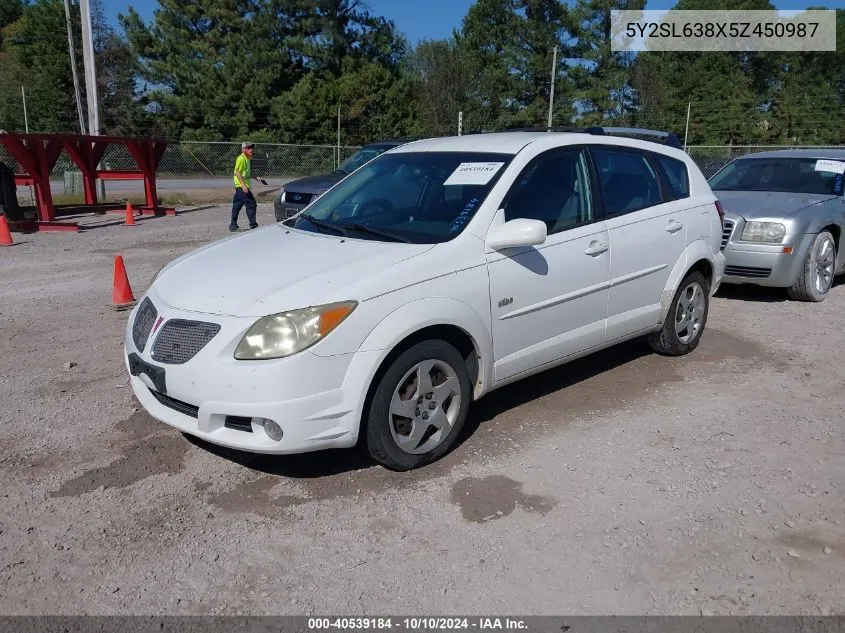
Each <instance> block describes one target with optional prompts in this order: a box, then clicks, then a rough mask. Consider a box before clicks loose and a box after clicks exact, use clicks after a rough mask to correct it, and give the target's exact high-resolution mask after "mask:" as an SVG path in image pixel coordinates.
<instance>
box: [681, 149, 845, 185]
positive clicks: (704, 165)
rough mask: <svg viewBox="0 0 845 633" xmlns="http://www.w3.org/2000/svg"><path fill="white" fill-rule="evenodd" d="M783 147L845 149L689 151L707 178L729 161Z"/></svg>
mask: <svg viewBox="0 0 845 633" xmlns="http://www.w3.org/2000/svg"><path fill="white" fill-rule="evenodd" d="M781 149H813V150H819V149H840V150H841V149H845V147H837V146H829V145H828V146H821V145H813V146H810V145H690V146H689V147H687V153H688V154H689V155H690V157H691V158H692V159H693V160H694V161H695V164H696V165H698V168H699V169H701V171H702V173H703V174H704V177H705V178H710V176H712V175H713V174H715V173H716V172H717V171H719V170H720V169H721V168H722V167H724V166H725V165H727V164H728V163H729V162H731V161H732V160H734V159H735V158H739V157H740V156H745V155H746V154H753V153H755V152H767V151H772V150H781Z"/></svg>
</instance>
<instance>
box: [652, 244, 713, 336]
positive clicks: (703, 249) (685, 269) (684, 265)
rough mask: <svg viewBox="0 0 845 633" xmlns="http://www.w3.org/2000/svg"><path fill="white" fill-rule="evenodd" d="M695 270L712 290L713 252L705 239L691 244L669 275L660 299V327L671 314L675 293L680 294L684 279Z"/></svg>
mask: <svg viewBox="0 0 845 633" xmlns="http://www.w3.org/2000/svg"><path fill="white" fill-rule="evenodd" d="M694 270H695V271H698V272H700V273H701V274H703V275H704V277H705V278H706V279H707V281H708V282H710V285H711V288H712V285H713V273H714V266H713V250H712V247H711V246H710V244H709V242H706V241H705V240H704V239H700V240H696V241H694V242H692V243H690V244H689V245H688V246H687V247H686V249H684V252H683V253H681V256H680V257H678V259H677V260H676V261H675V265H674V266H673V267H672V271H671V272H670V273H669V279H668V280H667V282H666V286H665V287H664V288H663V294H662V295H661V297H660V322H659V324H658V327H660V326H662V325H663V322H664V321H665V320H666V315H667V314H669V307H670V306H671V305H672V299H673V298H674V297H675V293H676V292H678V288H679V287H680V285H681V282H682V281H683V279H684V277H686V276H687V275H688V274H689V273H690V272H692V271H694Z"/></svg>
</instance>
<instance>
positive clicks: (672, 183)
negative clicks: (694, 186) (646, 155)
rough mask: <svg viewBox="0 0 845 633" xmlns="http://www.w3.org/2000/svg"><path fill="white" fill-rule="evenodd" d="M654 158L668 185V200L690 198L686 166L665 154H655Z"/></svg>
mask: <svg viewBox="0 0 845 633" xmlns="http://www.w3.org/2000/svg"><path fill="white" fill-rule="evenodd" d="M653 157H654V160H655V162H656V163H657V167H658V168H659V169H660V173H661V175H662V176H663V180H664V182H665V183H666V185H667V191H666V192H665V193H666V198H667V199H668V200H680V199H682V198H689V172H688V171H687V166H686V164H685V163H684V162H683V161H680V160H677V159H675V158H670V157H669V156H664V155H663V154H653Z"/></svg>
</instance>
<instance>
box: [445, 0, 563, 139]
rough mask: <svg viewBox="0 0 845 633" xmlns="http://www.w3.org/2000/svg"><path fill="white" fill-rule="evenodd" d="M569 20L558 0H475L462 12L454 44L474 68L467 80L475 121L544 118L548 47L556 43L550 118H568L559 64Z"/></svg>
mask: <svg viewBox="0 0 845 633" xmlns="http://www.w3.org/2000/svg"><path fill="white" fill-rule="evenodd" d="M572 30H573V21H572V16H571V15H570V13H569V12H568V11H567V9H566V6H565V5H564V4H563V3H561V2H559V1H558V0H478V2H476V3H475V4H474V5H473V6H472V7H470V10H469V11H468V12H467V15H466V17H465V18H464V21H463V25H462V28H461V31H460V33H457V34H456V39H457V41H458V45H459V46H460V47H461V49H462V50H463V51H464V52H465V54H466V55H467V56H468V57H469V59H471V60H472V62H471V63H472V64H473V65H474V67H475V68H477V69H478V72H477V73H476V77H475V80H474V81H473V83H472V84H471V85H470V88H469V95H470V98H471V100H472V102H473V103H474V107H473V108H472V110H473V112H478V115H477V117H478V118H477V120H475V121H470V123H471V124H473V123H475V124H476V127H481V128H491V127H492V128H502V127H506V126H509V125H515V124H519V125H541V124H544V123H545V122H546V113H547V109H548V103H549V96H550V88H551V77H550V71H551V66H552V55H553V54H552V51H553V48H554V47H555V46H558V47H559V49H560V50H559V53H558V66H557V68H556V73H557V75H556V87H555V91H556V98H555V102H556V107H555V116H554V122H556V123H558V124H559V123H562V122H563V123H566V122H568V121H569V120H570V119H571V116H572V113H573V110H572V107H571V95H572V90H571V87H570V82H569V79H568V77H567V75H566V73H565V72H563V70H564V69H565V67H566V62H565V60H566V59H567V58H568V57H571V45H570V44H568V42H569V41H570V40H571V39H572Z"/></svg>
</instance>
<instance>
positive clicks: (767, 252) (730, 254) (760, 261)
mask: <svg viewBox="0 0 845 633" xmlns="http://www.w3.org/2000/svg"><path fill="white" fill-rule="evenodd" d="M735 234H736V233H735ZM814 237H815V236H814V235H810V234H807V235H793V236H789V235H788V236H786V238H784V240H783V242H782V243H781V244H762V243H758V242H741V241H732V239H731V240H730V241H728V244H727V246H726V247H725V250H724V253H725V258H726V260H727V266H726V268H725V277H724V279H723V282H724V283H726V284H755V285H758V286H768V287H774V288H788V287H790V286H792V285H793V284H794V283H795V282H796V280H797V279H798V276H799V275H800V274H801V271H802V268H803V265H804V258H805V255H806V253H807V249H808V248H809V246H810V244H811V243H812V241H813V238H814ZM787 251H788V252H787Z"/></svg>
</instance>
